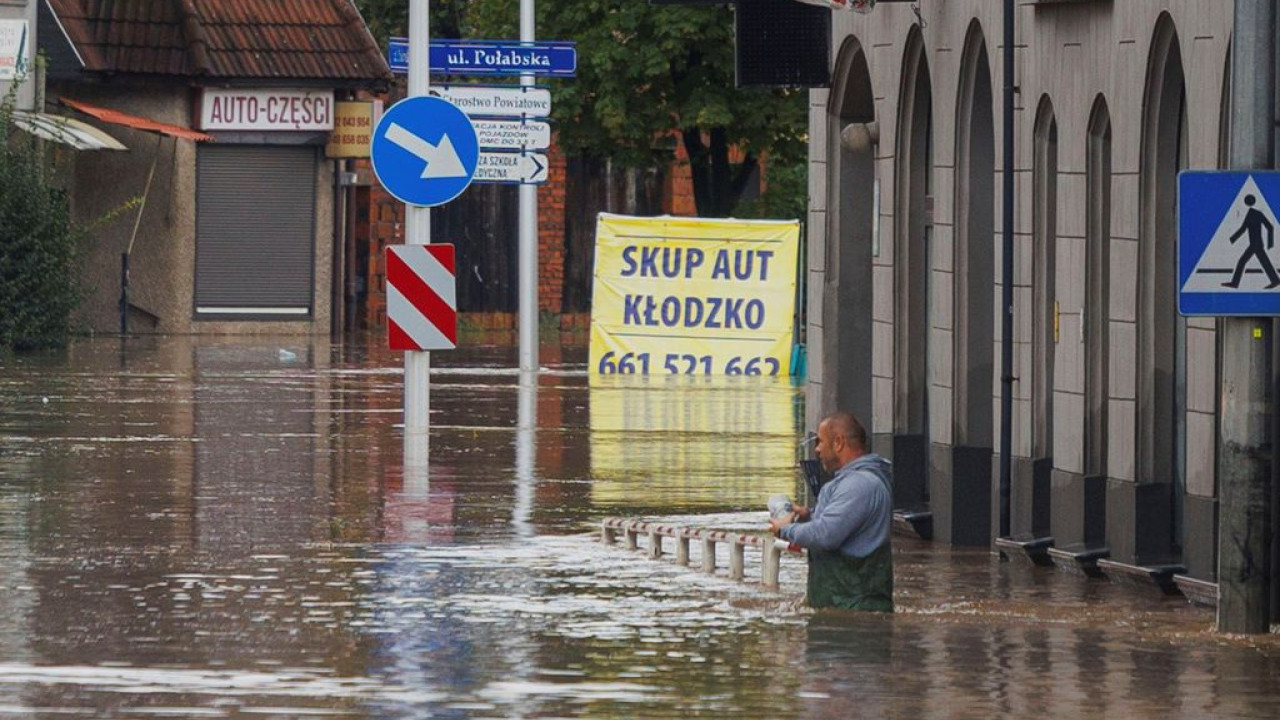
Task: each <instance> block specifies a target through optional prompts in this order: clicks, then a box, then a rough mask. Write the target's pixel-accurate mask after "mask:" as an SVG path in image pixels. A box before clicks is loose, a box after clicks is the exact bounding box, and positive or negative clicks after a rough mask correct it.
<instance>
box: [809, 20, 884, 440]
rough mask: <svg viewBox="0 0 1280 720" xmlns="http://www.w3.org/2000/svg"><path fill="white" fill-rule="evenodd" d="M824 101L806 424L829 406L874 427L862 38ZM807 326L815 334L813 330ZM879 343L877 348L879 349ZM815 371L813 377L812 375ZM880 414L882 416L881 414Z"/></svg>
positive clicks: (870, 164)
mask: <svg viewBox="0 0 1280 720" xmlns="http://www.w3.org/2000/svg"><path fill="white" fill-rule="evenodd" d="M834 78H835V79H834V81H833V83H832V88H833V89H832V94H831V100H830V103H829V104H828V111H829V114H828V117H827V133H828V137H829V138H831V141H830V142H829V143H828V144H827V152H828V161H827V169H828V173H829V176H828V195H827V197H828V208H827V211H828V212H827V233H826V242H825V243H824V244H823V245H822V246H818V247H815V248H814V252H819V253H822V255H821V257H822V258H823V264H822V267H823V270H824V273H823V276H822V295H821V311H820V312H821V314H820V315H817V316H815V317H814V322H813V325H815V326H818V327H820V330H818V331H816V333H820V334H821V342H820V344H819V345H818V346H817V347H815V348H814V349H815V351H816V352H818V353H820V357H819V358H816V359H817V360H818V362H816V363H812V364H811V371H810V378H809V380H810V388H811V393H812V399H813V400H815V402H811V403H810V405H811V409H810V410H809V418H808V420H809V423H808V424H809V427H811V428H816V427H817V423H818V421H819V420H820V419H821V418H822V417H823V416H825V415H826V414H828V413H831V412H833V411H835V410H837V409H839V410H849V411H852V412H853V413H854V414H856V415H857V416H858V417H859V418H862V419H863V422H865V423H867V427H868V429H869V430H870V431H872V432H873V433H874V431H875V430H874V428H875V427H876V422H875V419H874V418H873V417H872V403H871V393H872V376H873V373H874V371H873V366H872V352H873V347H872V343H870V342H868V341H867V340H868V338H871V337H872V336H873V333H874V328H873V318H872V301H873V298H872V287H873V283H872V263H873V254H874V248H873V245H874V231H875V215H876V213H877V212H878V209H877V207H876V204H875V192H874V188H875V183H876V178H875V152H876V144H877V142H878V140H879V131H878V127H877V126H876V124H875V96H874V95H873V93H872V90H871V72H870V70H869V68H868V66H867V55H866V53H865V52H864V50H863V48H862V44H861V43H859V42H858V41H857V40H856V39H855V38H849V39H848V40H846V41H845V43H844V46H843V47H842V48H841V49H840V54H839V56H838V57H837V61H836V73H835V76H834ZM816 333H815V334H816ZM884 351H887V349H885V350H882V352H884ZM814 370H817V373H814V372H813V371H814ZM815 374H816V375H817V377H814V375H815ZM885 420H887V418H885Z"/></svg>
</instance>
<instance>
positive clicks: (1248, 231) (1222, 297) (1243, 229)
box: [1178, 171, 1280, 316]
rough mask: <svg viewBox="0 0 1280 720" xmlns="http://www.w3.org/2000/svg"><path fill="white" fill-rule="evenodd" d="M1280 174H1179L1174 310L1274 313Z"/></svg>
mask: <svg viewBox="0 0 1280 720" xmlns="http://www.w3.org/2000/svg"><path fill="white" fill-rule="evenodd" d="M1277 207H1280V172H1269V171H1259V172H1218V171H1188V172H1183V173H1181V174H1180V175H1179V176H1178V312H1180V313H1182V314H1183V315H1210V316H1270V315H1280V270H1277V265H1278V264H1280V263H1278V262H1277V261H1278V260H1280V247H1278V245H1280V242H1277V241H1280V220H1277V218H1276V213H1275V210H1274V209H1273V208H1277Z"/></svg>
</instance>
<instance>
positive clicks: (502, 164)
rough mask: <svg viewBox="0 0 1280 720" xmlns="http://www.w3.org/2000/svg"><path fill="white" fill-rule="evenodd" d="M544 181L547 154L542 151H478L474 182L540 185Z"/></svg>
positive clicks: (545, 179) (545, 177)
mask: <svg viewBox="0 0 1280 720" xmlns="http://www.w3.org/2000/svg"><path fill="white" fill-rule="evenodd" d="M546 181H547V156H546V155H543V154H542V153H504V152H482V153H480V164H479V166H478V167H477V168H476V182H483V183H517V184H520V185H541V184H542V183H544V182H546Z"/></svg>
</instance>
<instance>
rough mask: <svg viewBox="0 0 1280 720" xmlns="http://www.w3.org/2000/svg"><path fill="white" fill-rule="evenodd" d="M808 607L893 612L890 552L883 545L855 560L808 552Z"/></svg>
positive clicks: (891, 557)
mask: <svg viewBox="0 0 1280 720" xmlns="http://www.w3.org/2000/svg"><path fill="white" fill-rule="evenodd" d="M808 599H809V607H812V608H824V607H834V608H844V609H846V610H870V611H873V612H893V553H892V551H891V550H890V543H889V542H885V544H883V545H881V546H880V547H879V548H877V549H876V550H875V551H874V552H872V553H871V554H870V555H868V556H866V557H864V558H859V557H852V556H850V555H842V554H841V553H840V552H839V551H827V550H813V549H810V550H809V598H808Z"/></svg>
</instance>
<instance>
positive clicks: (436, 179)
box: [370, 95, 480, 207]
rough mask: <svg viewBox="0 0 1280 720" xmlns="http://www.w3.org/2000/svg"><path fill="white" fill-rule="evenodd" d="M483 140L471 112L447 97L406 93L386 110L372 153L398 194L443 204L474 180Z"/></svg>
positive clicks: (410, 202) (410, 200)
mask: <svg viewBox="0 0 1280 720" xmlns="http://www.w3.org/2000/svg"><path fill="white" fill-rule="evenodd" d="M479 155H480V144H479V141H478V140H477V138H476V130H475V127H473V126H472V124H471V119H470V118H468V117H467V115H466V113H464V112H462V111H461V110H459V109H458V108H457V107H455V106H454V105H453V104H452V103H450V102H449V101H447V100H442V99H440V98H438V97H430V96H425V95H424V96H418V97H411V98H405V99H404V100H401V101H400V102H398V103H396V104H395V105H392V106H391V108H390V109H389V110H387V111H386V112H385V113H383V115H382V120H381V121H379V122H378V127H377V128H375V129H374V131H373V141H372V147H371V148H370V159H371V160H372V161H373V171H374V173H375V174H376V175H377V176H378V181H379V182H381V183H382V186H383V187H384V188H386V190H387V192H389V193H391V194H392V195H393V196H395V197H396V199H398V200H400V201H402V202H404V203H406V204H408V205H416V206H420V207H435V206H437V205H443V204H445V203H447V202H449V201H450V200H453V199H454V198H456V197H458V196H459V195H461V194H462V191H463V190H466V189H467V186H468V185H470V184H471V180H472V177H473V176H474V175H475V172H476V166H477V165H478V164H479Z"/></svg>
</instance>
